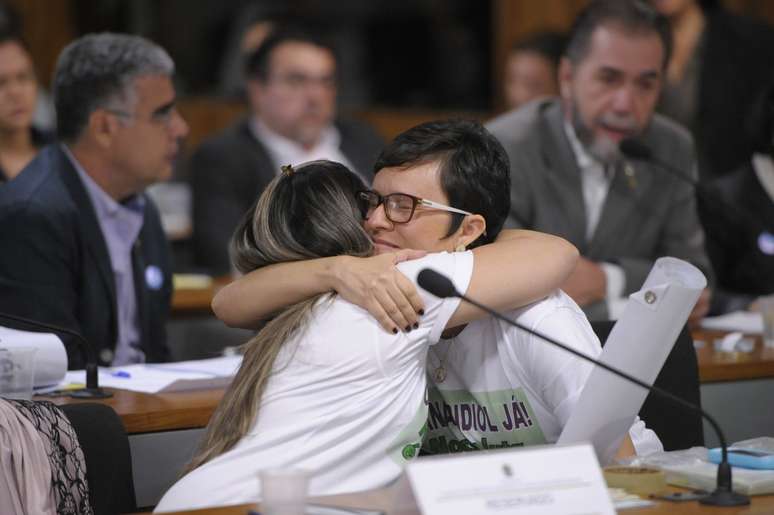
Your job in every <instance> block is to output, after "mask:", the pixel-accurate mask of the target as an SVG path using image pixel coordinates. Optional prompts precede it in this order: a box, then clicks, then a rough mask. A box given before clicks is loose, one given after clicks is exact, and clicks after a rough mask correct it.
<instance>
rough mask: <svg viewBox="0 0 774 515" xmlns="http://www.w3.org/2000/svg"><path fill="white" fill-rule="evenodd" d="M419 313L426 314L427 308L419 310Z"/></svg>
mask: <svg viewBox="0 0 774 515" xmlns="http://www.w3.org/2000/svg"><path fill="white" fill-rule="evenodd" d="M417 313H419V314H420V315H424V314H425V310H424V309H420V310H419V311H417Z"/></svg>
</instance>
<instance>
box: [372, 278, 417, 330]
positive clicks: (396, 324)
mask: <svg viewBox="0 0 774 515" xmlns="http://www.w3.org/2000/svg"><path fill="white" fill-rule="evenodd" d="M373 294H374V299H375V301H376V303H377V304H378V308H375V311H376V313H379V315H377V314H376V313H374V312H372V311H371V310H369V312H371V314H372V315H374V316H375V317H376V319H377V320H379V323H380V324H381V326H382V327H384V328H385V329H387V330H388V331H392V329H393V328H397V329H399V330H401V331H410V330H411V328H412V327H413V326H414V321H413V320H409V319H407V318H406V317H405V316H404V315H403V311H402V310H401V309H400V308H399V307H398V305H397V304H396V302H395V300H394V299H393V296H392V295H391V294H390V293H389V292H388V291H387V290H386V289H383V288H376V289H374V292H373ZM382 313H383V314H384V316H386V319H384V316H383V315H382ZM380 316H382V318H380ZM415 316H416V315H415ZM393 332H394V331H393Z"/></svg>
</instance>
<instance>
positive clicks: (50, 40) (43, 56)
mask: <svg viewBox="0 0 774 515" xmlns="http://www.w3.org/2000/svg"><path fill="white" fill-rule="evenodd" d="M9 4H11V5H12V6H13V8H14V9H16V10H17V11H18V13H19V14H20V15H21V17H22V20H23V23H24V39H25V40H26V41H27V44H28V45H29V48H30V54H32V57H33V61H34V63H35V71H36V72H37V74H38V79H39V80H40V82H41V84H42V85H43V86H44V87H46V89H48V87H49V84H50V83H51V78H52V77H53V75H54V68H55V66H56V59H57V57H58V56H59V52H61V51H62V49H63V48H64V47H65V46H66V45H67V43H69V42H70V41H71V40H72V39H73V38H74V37H75V29H74V26H73V18H72V15H71V14H72V4H73V2H72V0H9Z"/></svg>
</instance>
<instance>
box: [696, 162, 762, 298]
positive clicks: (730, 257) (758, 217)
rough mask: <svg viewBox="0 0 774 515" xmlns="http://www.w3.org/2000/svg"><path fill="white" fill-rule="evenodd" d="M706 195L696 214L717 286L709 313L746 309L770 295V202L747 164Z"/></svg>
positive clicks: (712, 184)
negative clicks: (700, 224)
mask: <svg viewBox="0 0 774 515" xmlns="http://www.w3.org/2000/svg"><path fill="white" fill-rule="evenodd" d="M704 191H705V193H704V194H703V195H701V196H700V197H699V215H700V216H701V221H702V224H704V229H705V231H706V232H707V251H708V253H709V257H710V259H711V260H712V265H713V267H714V268H715V272H716V273H717V284H718V291H717V292H716V293H715V295H714V296H713V303H712V307H713V312H717V313H722V312H726V311H734V310H738V309H744V308H746V307H747V306H748V305H749V303H750V302H752V300H754V299H755V298H756V297H758V296H759V295H771V294H774V202H773V201H772V199H771V197H769V195H768V194H767V193H766V191H765V190H764V189H763V186H762V185H761V183H760V181H759V180H758V177H757V176H756V175H755V171H754V170H753V167H752V163H749V162H748V163H747V164H746V165H744V166H742V167H741V168H739V169H738V170H737V171H736V172H734V173H732V174H729V175H725V176H723V177H720V178H718V179H715V180H714V181H712V182H710V183H708V184H706V186H704ZM764 250H765V251H766V252H764Z"/></svg>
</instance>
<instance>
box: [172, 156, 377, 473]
mask: <svg viewBox="0 0 774 515" xmlns="http://www.w3.org/2000/svg"><path fill="white" fill-rule="evenodd" d="M363 189H365V186H364V185H363V183H362V181H361V180H360V179H359V178H358V177H357V176H356V175H355V174H353V173H352V172H351V171H349V170H348V169H347V168H346V167H345V166H344V165H341V164H339V163H334V162H332V161H313V162H310V163H306V164H304V165H301V166H300V167H298V168H297V169H295V170H293V169H291V168H290V167H283V173H282V174H280V175H278V176H277V177H276V178H275V179H274V180H273V181H272V182H271V183H270V184H269V185H268V186H267V188H266V190H264V192H263V194H262V195H261V196H260V198H259V199H258V201H257V202H256V204H255V205H254V207H253V208H252V209H250V210H249V211H248V212H247V214H246V215H245V217H244V218H243V219H242V222H241V223H240V225H239V227H238V228H237V230H236V232H235V233H234V237H233V239H232V242H231V251H232V255H233V259H234V263H235V265H236V267H237V269H238V270H239V271H240V272H242V273H247V272H250V271H251V270H255V269H257V268H261V267H264V266H268V265H271V264H274V263H284V262H289V261H299V260H304V259H314V258H319V257H328V256H338V255H344V254H347V255H352V256H367V255H370V254H371V253H372V251H373V244H372V243H371V240H370V239H369V237H368V235H367V234H366V232H365V230H364V229H363V227H362V223H363V214H362V209H361V207H360V206H359V203H358V200H357V192H358V191H360V190H363ZM325 295H328V294H325ZM323 296H324V295H317V296H315V297H313V298H311V299H307V300H304V301H302V302H298V303H296V304H293V305H291V306H289V307H287V308H285V309H283V310H281V311H280V312H278V313H276V314H275V315H274V316H273V317H272V318H271V320H269V322H268V323H267V324H266V325H265V326H264V327H263V329H261V330H260V331H259V332H258V334H256V335H255V336H254V337H253V338H252V339H251V340H250V341H248V342H247V343H246V344H245V345H244V346H243V350H244V358H243V360H242V366H241V367H240V368H239V371H238V372H237V374H236V376H235V377H234V380H233V381H232V383H231V385H230V386H229V388H228V389H227V390H226V393H225V395H224V396H223V400H222V401H221V402H220V404H219V405H218V408H217V409H216V410H215V413H213V415H212V418H211V419H210V423H209V424H208V426H207V432H206V434H205V436H204V439H203V441H202V443H201V445H200V447H199V450H198V451H197V453H196V455H195V456H194V457H193V459H192V460H191V462H190V463H189V464H188V466H187V467H186V470H185V472H189V471H191V470H193V469H195V468H197V467H199V466H200V465H202V464H204V463H206V462H207V461H209V460H211V459H213V458H215V457H216V456H219V455H220V454H223V453H224V452H226V451H228V450H229V449H231V448H232V447H233V446H234V445H236V443H237V442H238V441H239V440H240V439H241V438H242V437H243V436H244V435H245V434H246V433H247V432H248V431H249V430H250V427H251V425H252V424H253V421H254V420H255V419H256V417H257V416H258V412H259V406H260V402H261V397H262V395H263V392H264V389H265V388H266V384H267V382H268V380H269V377H270V376H271V374H272V369H273V367H274V362H275V359H276V358H277V355H278V354H279V352H280V350H281V349H282V347H283V345H284V344H285V342H287V341H288V340H290V339H291V338H292V337H293V336H295V335H297V334H299V331H300V330H302V329H303V328H304V327H305V325H306V322H307V319H308V316H309V314H310V312H311V310H312V308H313V307H314V305H315V304H316V303H317V302H318V300H319V299H320V298H321V297H323Z"/></svg>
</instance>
